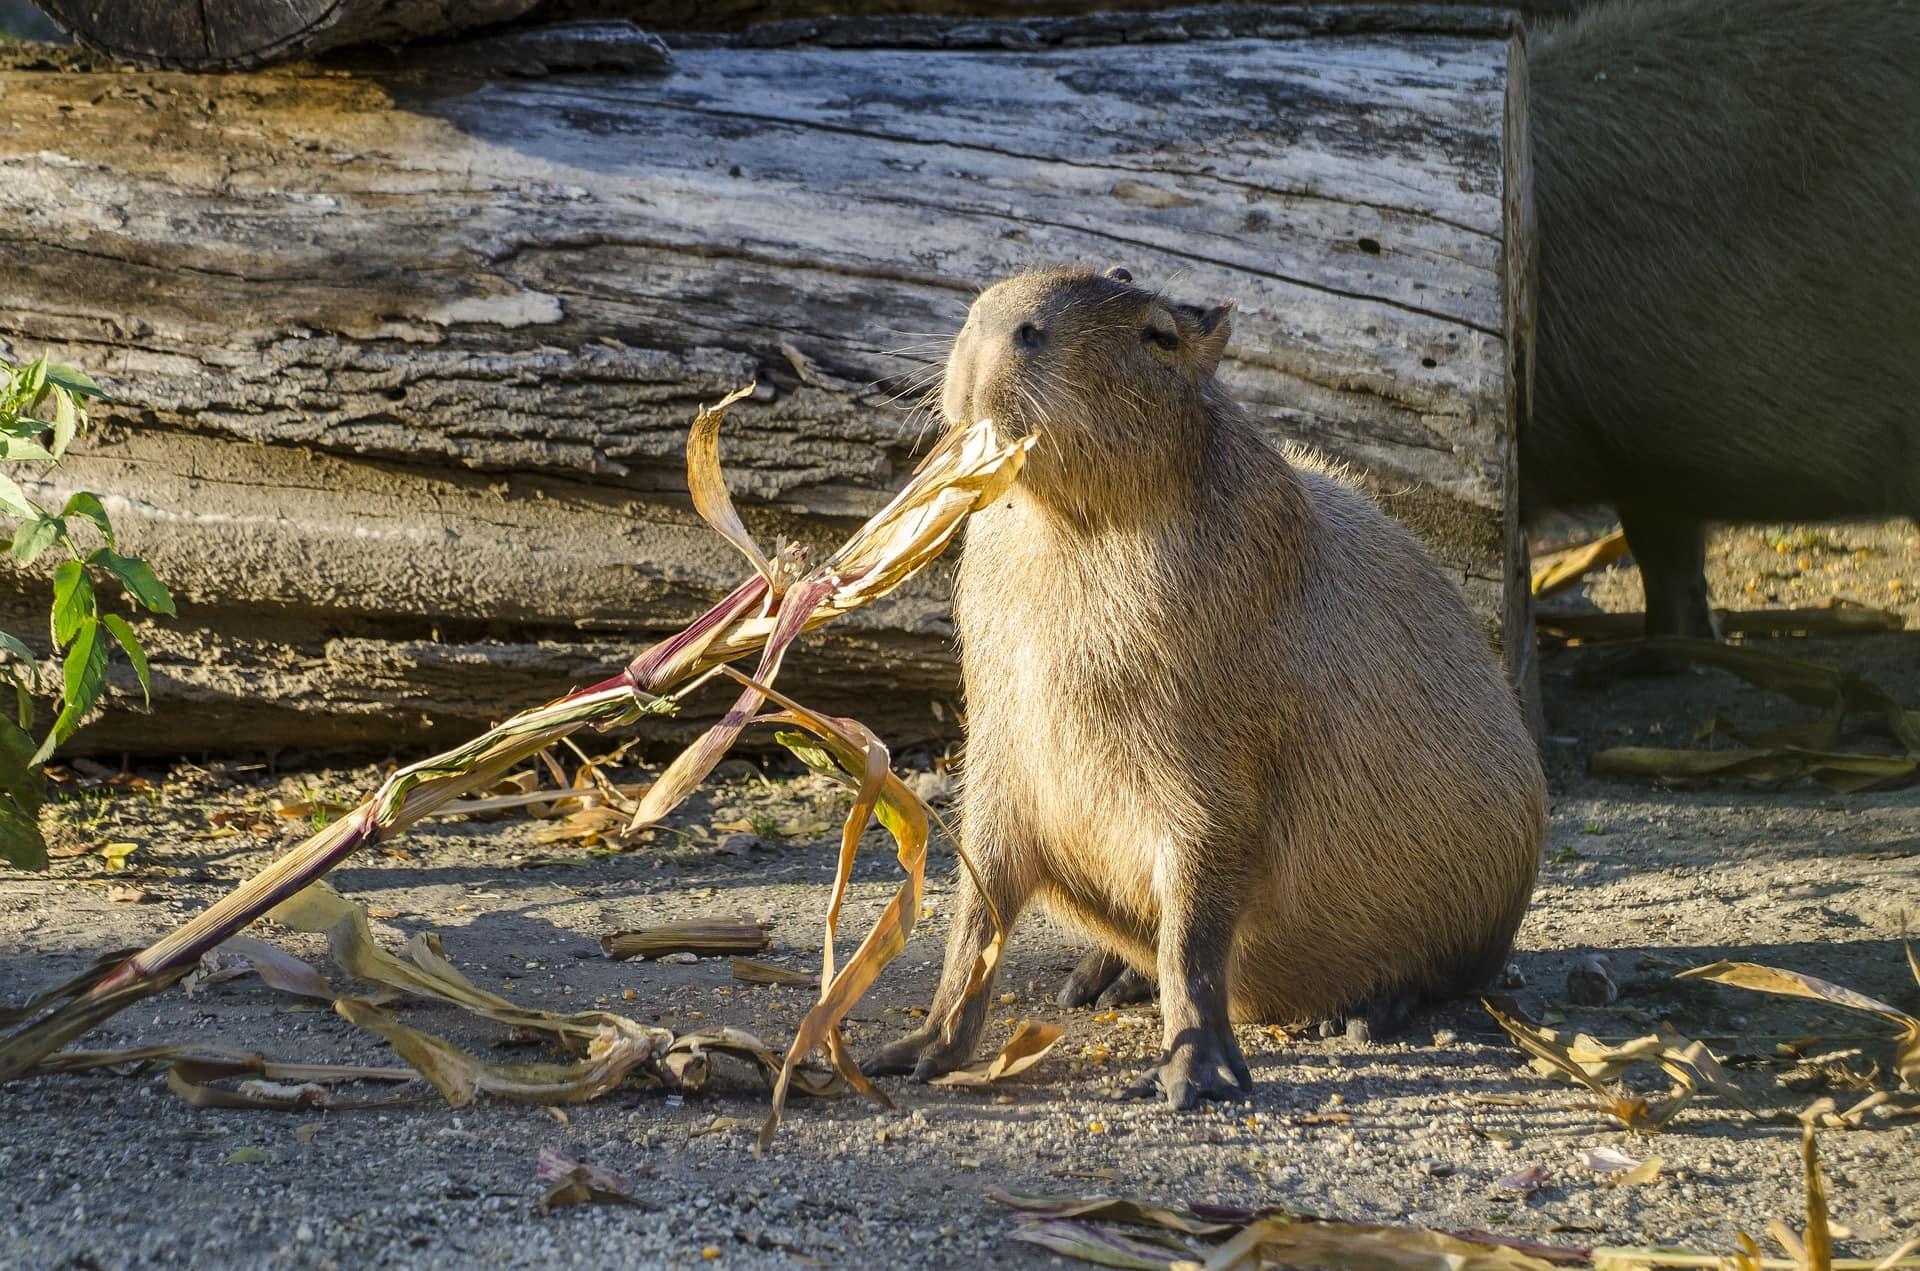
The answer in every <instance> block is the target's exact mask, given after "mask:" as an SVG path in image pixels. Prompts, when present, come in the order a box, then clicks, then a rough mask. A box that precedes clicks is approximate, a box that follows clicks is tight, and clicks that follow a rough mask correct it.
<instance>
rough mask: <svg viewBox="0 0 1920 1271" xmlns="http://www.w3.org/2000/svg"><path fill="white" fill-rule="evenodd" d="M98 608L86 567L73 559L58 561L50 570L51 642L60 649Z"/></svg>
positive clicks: (91, 618) (90, 618)
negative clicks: (51, 596)
mask: <svg viewBox="0 0 1920 1271" xmlns="http://www.w3.org/2000/svg"><path fill="white" fill-rule="evenodd" d="M98 612H100V608H99V605H98V603H97V602H96V601H95V600H94V598H93V580H92V579H91V578H89V577H87V567H86V566H85V565H82V564H81V563H80V562H79V561H77V560H65V561H61V562H60V564H59V565H57V566H55V567H54V571H53V639H54V642H55V643H56V644H58V645H59V646H60V647H61V648H63V649H64V648H65V647H66V645H67V641H69V640H71V639H73V636H74V633H75V632H77V631H78V630H80V626H81V624H82V623H85V622H91V621H92V620H93V616H94V615H95V614H96V613H98Z"/></svg>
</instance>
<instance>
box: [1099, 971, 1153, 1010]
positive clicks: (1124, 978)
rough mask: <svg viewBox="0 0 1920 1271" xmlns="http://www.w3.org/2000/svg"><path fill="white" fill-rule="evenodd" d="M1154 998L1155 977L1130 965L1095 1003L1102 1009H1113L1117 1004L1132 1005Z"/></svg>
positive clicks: (1116, 977)
mask: <svg viewBox="0 0 1920 1271" xmlns="http://www.w3.org/2000/svg"><path fill="white" fill-rule="evenodd" d="M1152 1000H1153V978H1152V977H1151V976H1149V975H1145V974H1143V973H1142V972H1140V971H1137V970H1135V969H1134V968H1133V967H1128V968H1127V969H1126V970H1124V971H1122V972H1121V973H1120V974H1118V975H1116V976H1114V977H1113V983H1112V984H1109V985H1107V987H1106V989H1105V990H1104V991H1102V992H1101V994H1100V998H1099V1000H1098V1001H1096V1002H1095V1003H1094V1005H1095V1006H1098V1007H1100V1008H1101V1009H1102V1010H1111V1009H1112V1008H1113V1007H1116V1006H1131V1005H1133V1004H1134V1003H1135V1002H1151V1001H1152Z"/></svg>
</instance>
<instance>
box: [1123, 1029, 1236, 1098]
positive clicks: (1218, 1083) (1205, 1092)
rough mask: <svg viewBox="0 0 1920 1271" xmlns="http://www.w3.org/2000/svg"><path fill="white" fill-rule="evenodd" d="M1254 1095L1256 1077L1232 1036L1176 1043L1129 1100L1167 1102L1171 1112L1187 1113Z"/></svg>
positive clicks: (1135, 1086)
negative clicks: (1204, 1104)
mask: <svg viewBox="0 0 1920 1271" xmlns="http://www.w3.org/2000/svg"><path fill="white" fill-rule="evenodd" d="M1252 1093H1253V1074H1252V1073H1250V1072H1248V1071H1247V1061H1246V1059H1245V1058H1244V1057H1243V1056H1242V1055H1241V1054H1240V1044H1239V1043H1238V1042H1236V1041H1234V1040H1233V1037H1232V1036H1231V1035H1230V1034H1229V1035H1227V1036H1225V1037H1219V1036H1205V1037H1197V1038H1194V1039H1193V1040H1191V1041H1188V1040H1184V1039H1183V1040H1181V1041H1179V1042H1176V1043H1175V1044H1174V1047H1173V1050H1172V1051H1171V1052H1170V1053H1168V1054H1166V1055H1164V1056H1162V1058H1161V1060H1160V1063H1159V1064H1158V1065H1157V1066H1156V1067H1153V1068H1149V1069H1147V1071H1145V1072H1143V1073H1141V1074H1140V1079H1139V1080H1138V1081H1136V1082H1134V1083H1133V1085H1131V1086H1129V1087H1128V1088H1127V1093H1126V1097H1127V1098H1129V1099H1153V1098H1163V1099H1165V1100H1166V1101H1167V1106H1168V1107H1169V1108H1172V1109H1173V1110H1174V1111H1176V1112H1185V1111H1187V1110H1188V1109H1190V1108H1194V1107H1198V1106H1199V1104H1200V1103H1201V1101H1202V1100H1220V1101H1223V1102H1230V1103H1231V1102H1238V1101H1240V1100H1243V1099H1245V1098H1247V1096H1249V1095H1251V1094H1252Z"/></svg>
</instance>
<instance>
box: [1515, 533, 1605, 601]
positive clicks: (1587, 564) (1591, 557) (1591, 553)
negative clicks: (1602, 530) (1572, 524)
mask: <svg viewBox="0 0 1920 1271" xmlns="http://www.w3.org/2000/svg"><path fill="white" fill-rule="evenodd" d="M1627 551H1628V548H1627V536H1626V533H1625V531H1622V530H1614V531H1613V532H1612V533H1611V534H1603V535H1601V536H1600V537H1599V538H1597V539H1594V540H1593V541H1592V542H1590V543H1581V544H1578V545H1577V546H1574V547H1568V548H1564V549H1562V550H1561V551H1557V552H1546V553H1542V554H1541V555H1539V556H1536V557H1534V558H1533V594H1534V595H1536V596H1551V595H1552V594H1553V593H1554V592H1556V591H1563V590H1565V589H1566V588H1568V587H1571V586H1572V585H1573V584H1574V583H1577V582H1579V581H1580V580H1581V579H1582V578H1584V577H1586V576H1587V575H1588V574H1590V573H1592V572H1593V571H1594V570H1596V569H1599V568H1600V567H1601V566H1603V565H1608V564H1611V563H1612V562H1614V561H1616V560H1619V559H1620V558H1621V557H1623V556H1625V555H1626V554H1627Z"/></svg>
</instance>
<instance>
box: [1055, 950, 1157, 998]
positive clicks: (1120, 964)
mask: <svg viewBox="0 0 1920 1271" xmlns="http://www.w3.org/2000/svg"><path fill="white" fill-rule="evenodd" d="M1152 997H1153V981H1152V980H1150V979H1148V978H1147V977H1146V976H1144V975H1142V974H1140V972H1138V971H1136V970H1135V969H1134V968H1133V967H1131V966H1129V965H1128V964H1127V961H1126V959H1125V958H1122V957H1121V956H1120V955H1119V954H1117V953H1112V952H1109V951H1108V950H1106V949H1095V950H1093V952H1091V953H1089V954H1087V956H1086V957H1084V958H1081V959H1080V965H1078V966H1076V967H1074V968H1073V972H1072V974H1070V975H1068V976H1067V982H1066V983H1065V984H1062V985H1061V986H1060V992H1059V995H1058V996H1056V997H1055V998H1054V1001H1056V1002H1058V1003H1059V1004H1060V1005H1061V1006H1065V1007H1075V1006H1086V1005H1088V1004H1090V1003H1091V1004H1092V1005H1095V1006H1100V1007H1110V1006H1126V1005H1128V1004H1129V1003H1132V1002H1145V1001H1148V1000H1149V999H1151V998H1152Z"/></svg>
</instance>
